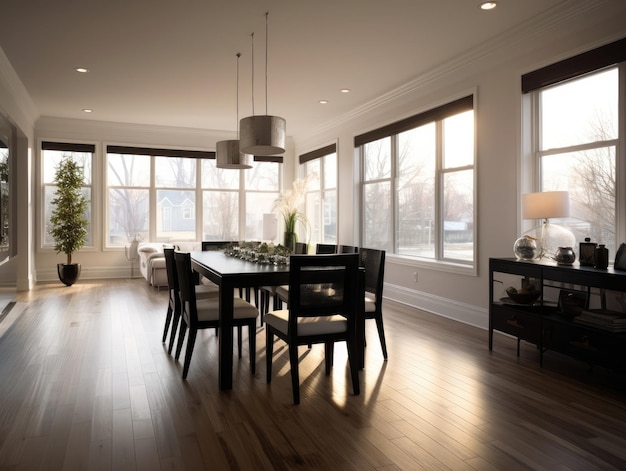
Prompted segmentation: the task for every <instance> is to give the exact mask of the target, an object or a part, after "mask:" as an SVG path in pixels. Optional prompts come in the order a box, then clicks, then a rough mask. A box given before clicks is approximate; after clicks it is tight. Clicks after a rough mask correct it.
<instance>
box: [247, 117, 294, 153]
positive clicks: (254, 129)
mask: <svg viewBox="0 0 626 471" xmlns="http://www.w3.org/2000/svg"><path fill="white" fill-rule="evenodd" d="M286 126H287V123H286V122H285V120H284V118H281V117H279V116H266V115H259V116H248V117H247V118H243V119H242V120H241V121H240V122H239V136H240V137H239V140H240V149H241V152H244V153H246V154H252V155H263V156H267V155H276V154H282V153H283V152H285V134H286V131H285V129H286Z"/></svg>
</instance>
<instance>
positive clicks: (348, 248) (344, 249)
mask: <svg viewBox="0 0 626 471" xmlns="http://www.w3.org/2000/svg"><path fill="white" fill-rule="evenodd" d="M337 253H359V248H358V247H356V246H354V245H338V246H337Z"/></svg>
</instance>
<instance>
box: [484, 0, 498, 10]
mask: <svg viewBox="0 0 626 471" xmlns="http://www.w3.org/2000/svg"><path fill="white" fill-rule="evenodd" d="M497 6H498V4H497V3H496V2H483V3H481V4H480V8H481V9H482V10H493V9H494V8H495V7H497Z"/></svg>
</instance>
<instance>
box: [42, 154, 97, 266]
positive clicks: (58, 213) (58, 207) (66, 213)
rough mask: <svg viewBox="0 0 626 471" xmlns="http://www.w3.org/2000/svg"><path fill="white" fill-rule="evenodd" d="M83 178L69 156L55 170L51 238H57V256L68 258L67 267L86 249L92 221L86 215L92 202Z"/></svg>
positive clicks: (80, 171) (78, 166)
mask: <svg viewBox="0 0 626 471" xmlns="http://www.w3.org/2000/svg"><path fill="white" fill-rule="evenodd" d="M83 177H84V169H83V167H82V166H80V165H78V163H76V162H75V161H74V160H73V159H72V157H70V156H65V157H63V160H61V162H59V165H58V166H57V168H56V173H55V178H54V181H55V183H56V185H57V191H56V196H55V198H54V199H53V200H52V204H53V205H54V209H53V210H52V214H51V216H50V223H51V226H52V227H51V229H50V235H51V236H52V237H54V241H55V246H54V248H55V250H56V251H57V253H61V252H63V253H64V254H65V255H67V264H68V265H69V264H71V263H72V254H73V253H74V252H76V251H77V250H79V249H80V248H81V247H83V246H84V245H85V242H86V237H87V224H89V221H88V220H87V219H85V211H86V210H87V204H88V203H89V200H87V199H86V198H85V197H84V196H83V192H82V186H83Z"/></svg>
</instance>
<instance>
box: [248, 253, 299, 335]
mask: <svg viewBox="0 0 626 471" xmlns="http://www.w3.org/2000/svg"><path fill="white" fill-rule="evenodd" d="M308 250H309V246H308V244H305V243H304V242H296V245H295V248H294V254H297V255H304V254H306V253H308ZM278 288H279V287H278V286H261V287H260V288H259V293H260V296H259V298H260V309H259V310H260V312H261V325H263V316H264V315H265V314H267V312H268V311H269V310H270V309H269V308H270V298H272V300H273V304H272V309H273V310H277V309H280V308H281V307H282V300H281V299H280V298H279V297H278V296H277V295H276V290H277V289H278ZM282 289H284V290H286V289H287V288H286V287H282Z"/></svg>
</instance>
